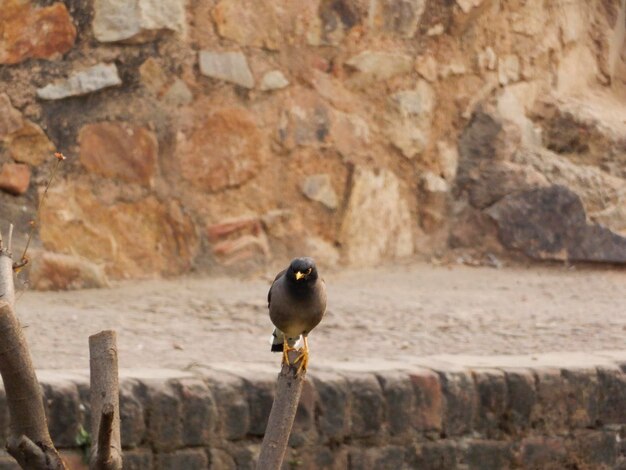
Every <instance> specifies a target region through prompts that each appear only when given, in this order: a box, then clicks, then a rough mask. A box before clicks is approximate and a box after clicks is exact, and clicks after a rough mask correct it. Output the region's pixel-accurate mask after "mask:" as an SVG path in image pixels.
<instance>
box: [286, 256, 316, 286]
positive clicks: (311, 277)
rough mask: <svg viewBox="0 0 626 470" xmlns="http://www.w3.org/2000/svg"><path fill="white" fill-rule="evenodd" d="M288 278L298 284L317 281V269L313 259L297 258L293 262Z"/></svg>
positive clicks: (288, 271) (288, 270)
mask: <svg viewBox="0 0 626 470" xmlns="http://www.w3.org/2000/svg"><path fill="white" fill-rule="evenodd" d="M287 276H288V277H289V278H290V279H291V280H293V281H295V282H297V283H301V282H307V281H309V282H312V281H315V280H316V279H317V268H316V267H315V261H313V259H312V258H295V259H293V260H292V261H291V264H290V265H289V269H287Z"/></svg>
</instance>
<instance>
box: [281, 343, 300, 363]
mask: <svg viewBox="0 0 626 470" xmlns="http://www.w3.org/2000/svg"><path fill="white" fill-rule="evenodd" d="M289 351H297V349H296V348H292V347H291V346H284V347H283V364H287V365H288V366H290V365H291V363H290V362H289ZM294 364H295V361H294Z"/></svg>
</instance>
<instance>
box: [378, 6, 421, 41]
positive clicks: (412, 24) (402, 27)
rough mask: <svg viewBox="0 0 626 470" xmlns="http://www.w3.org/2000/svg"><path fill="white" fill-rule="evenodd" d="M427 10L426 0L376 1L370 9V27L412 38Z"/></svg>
mask: <svg viewBox="0 0 626 470" xmlns="http://www.w3.org/2000/svg"><path fill="white" fill-rule="evenodd" d="M425 8H426V1H425V0H399V1H397V0H374V1H372V2H370V7H369V18H368V21H369V26H370V28H372V29H373V30H377V29H379V30H382V31H385V32H390V33H398V34H400V35H401V36H403V37H405V38H412V37H413V36H415V33H416V32H417V27H418V25H419V23H420V19H421V18H422V14H423V13H424V9H425Z"/></svg>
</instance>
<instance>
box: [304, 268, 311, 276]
mask: <svg viewBox="0 0 626 470" xmlns="http://www.w3.org/2000/svg"><path fill="white" fill-rule="evenodd" d="M312 270H313V268H309V269H307V270H306V272H305V274H306V275H307V276H308V275H309V274H311V271H312Z"/></svg>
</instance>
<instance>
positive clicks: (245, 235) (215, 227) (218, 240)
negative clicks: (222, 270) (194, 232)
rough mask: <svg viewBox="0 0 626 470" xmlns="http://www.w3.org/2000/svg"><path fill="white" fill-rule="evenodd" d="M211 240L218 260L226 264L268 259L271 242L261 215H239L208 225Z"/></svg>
mask: <svg viewBox="0 0 626 470" xmlns="http://www.w3.org/2000/svg"><path fill="white" fill-rule="evenodd" d="M207 235H208V238H209V241H211V242H212V243H213V245H212V251H213V255H214V256H215V257H216V259H217V261H218V262H220V264H222V265H224V266H230V265H233V264H236V263H239V262H243V261H247V260H254V259H258V258H260V259H266V258H268V257H269V255H270V248H269V243H268V240H267V236H266V234H265V231H264V230H263V226H262V224H261V219H260V218H259V217H254V216H250V217H238V218H234V219H228V220H224V221H222V222H220V223H217V224H212V225H209V226H208V227H207Z"/></svg>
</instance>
